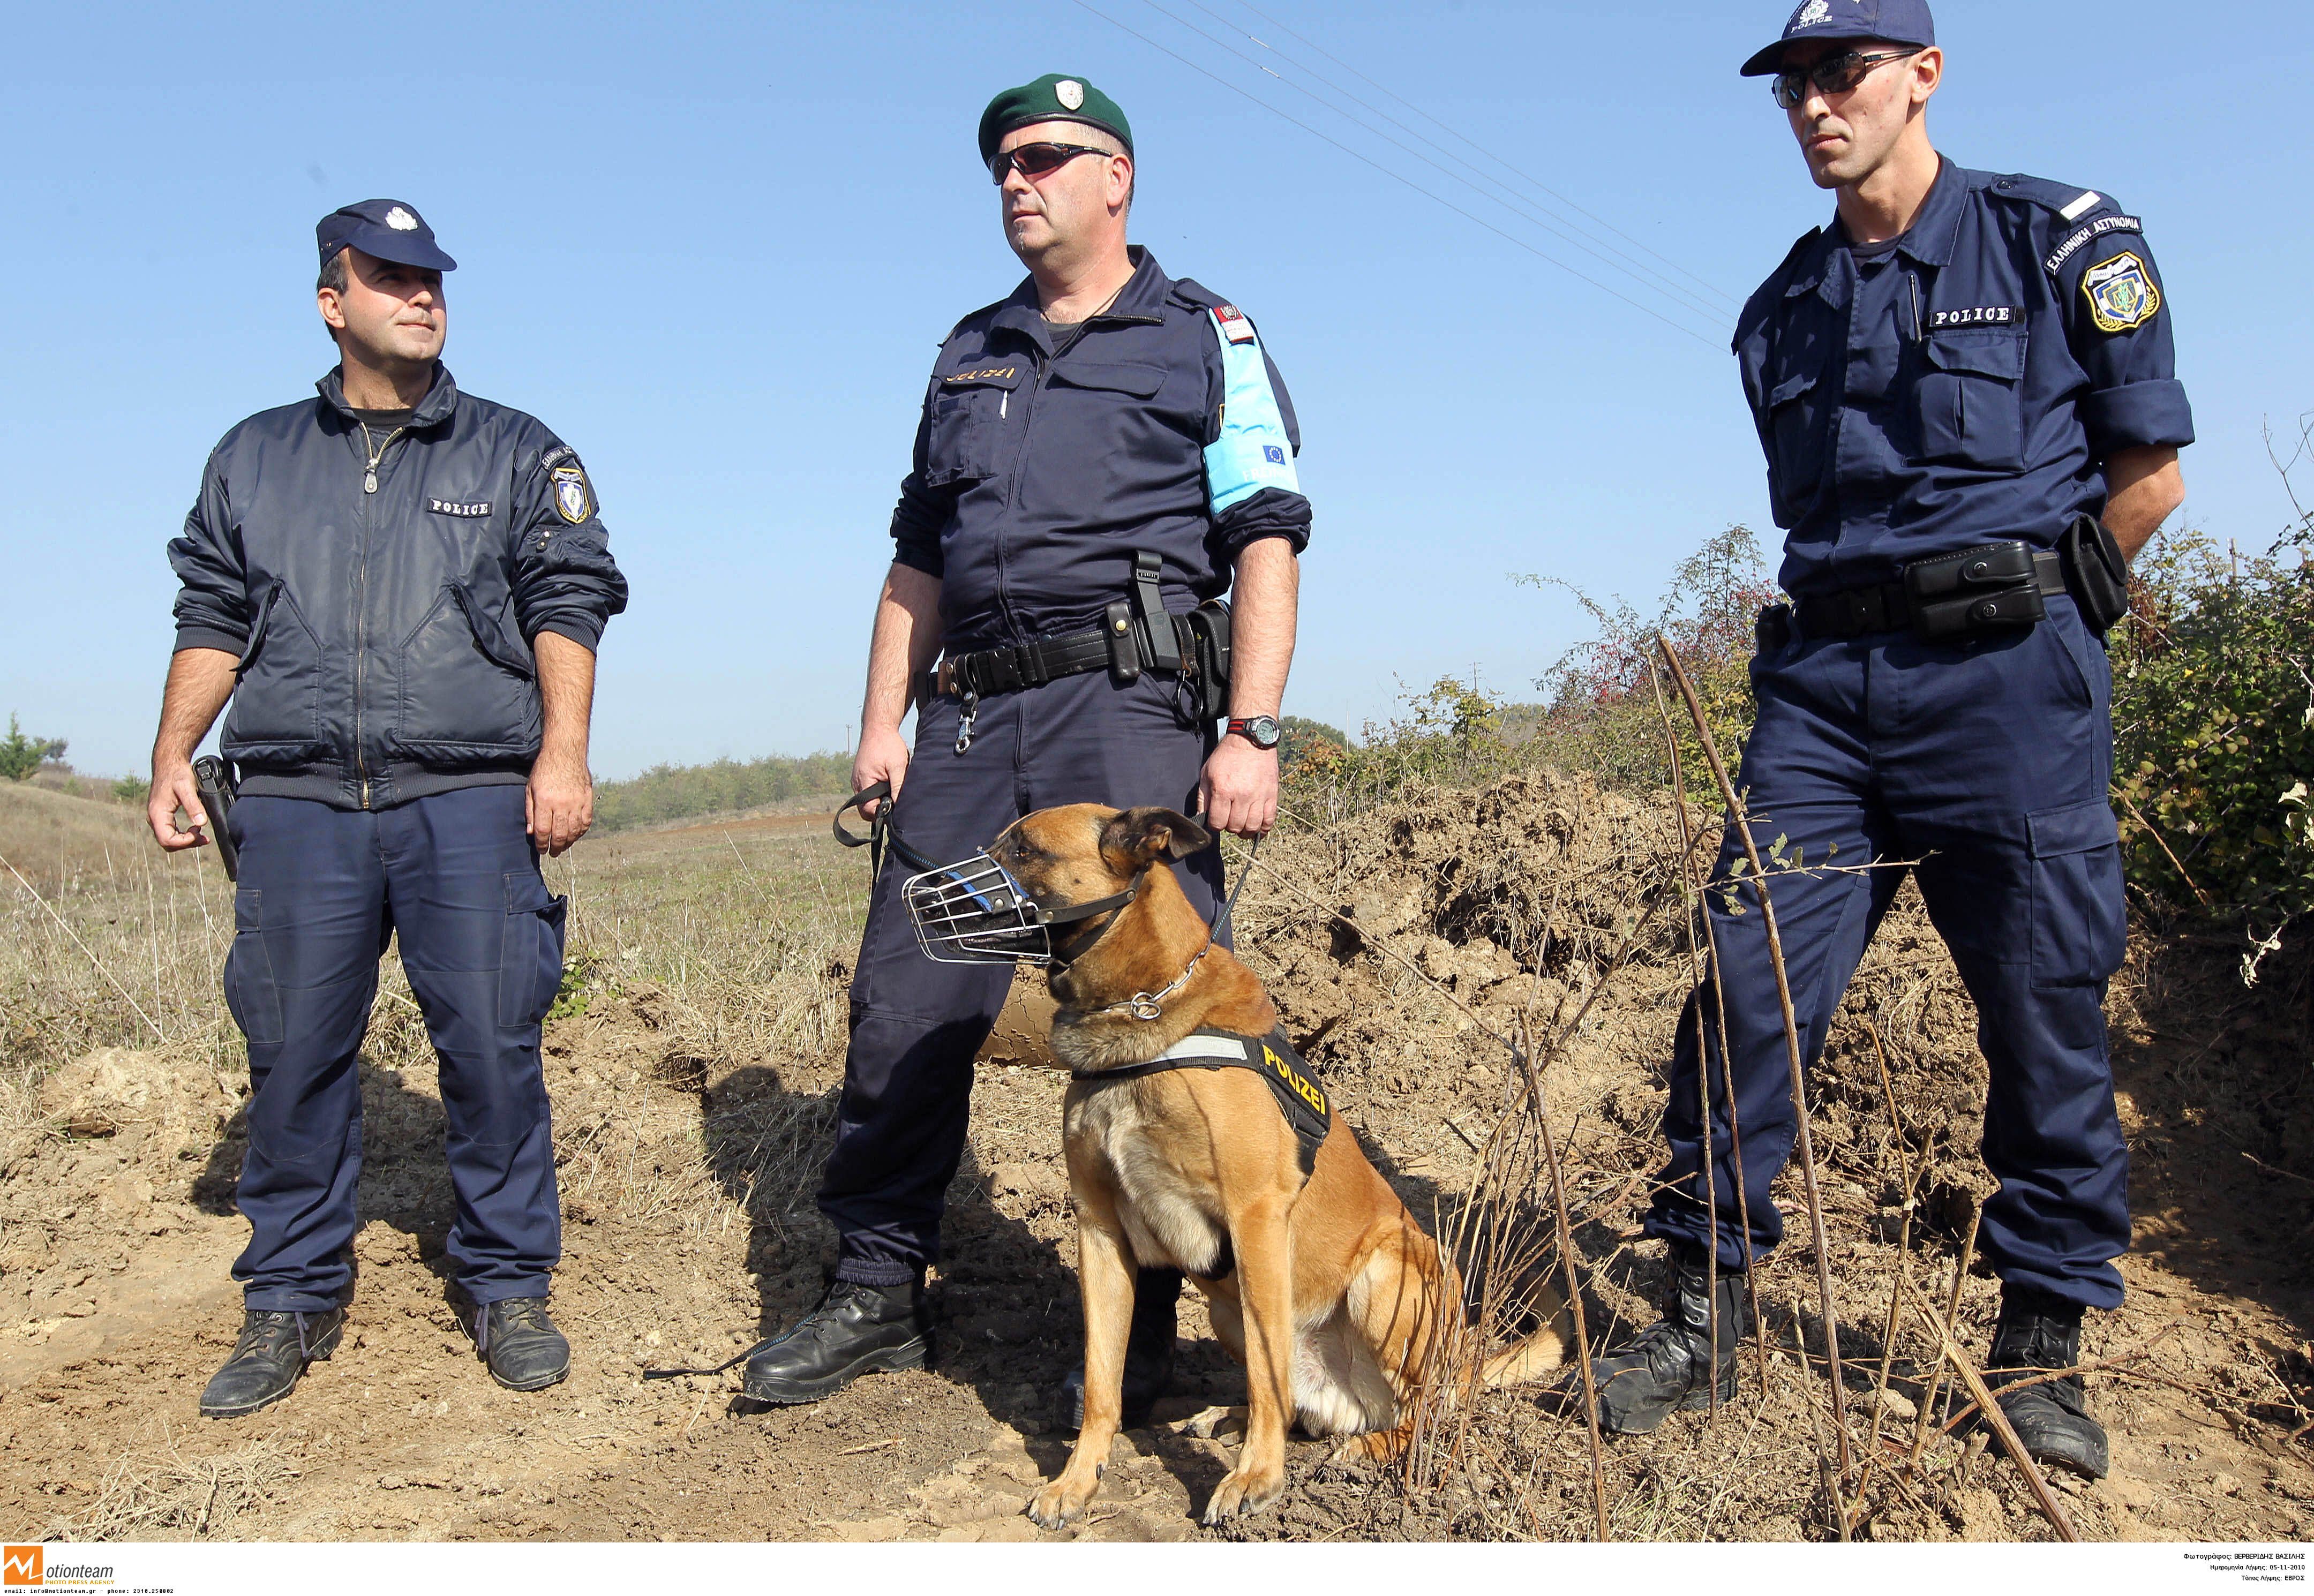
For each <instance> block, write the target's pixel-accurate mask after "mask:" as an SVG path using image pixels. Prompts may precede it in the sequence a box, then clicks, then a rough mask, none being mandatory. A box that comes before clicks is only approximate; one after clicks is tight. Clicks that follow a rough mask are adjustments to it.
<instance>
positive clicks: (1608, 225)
mask: <svg viewBox="0 0 2314 1596" xmlns="http://www.w3.org/2000/svg"><path fill="white" fill-rule="evenodd" d="M1189 3H1190V4H1193V5H1197V9H1198V10H1200V11H1203V12H1205V13H1206V14H1207V15H1209V16H1216V17H1218V13H1214V12H1213V11H1212V10H1211V9H1210V8H1209V7H1207V6H1206V5H1203V4H1198V0H1189ZM1238 4H1241V5H1243V6H1244V7H1245V9H1246V10H1248V11H1250V12H1251V13H1253V14H1254V15H1255V16H1257V17H1259V18H1260V19H1261V20H1262V21H1263V22H1267V23H1268V24H1269V25H1270V26H1271V27H1273V28H1276V30H1277V31H1279V32H1281V33H1284V34H1286V35H1287V36H1289V37H1291V38H1293V39H1295V40H1300V41H1301V42H1302V43H1303V44H1306V45H1308V46H1309V47H1310V48H1312V49H1313V50H1315V51H1317V52H1318V53H1319V54H1320V55H1321V56H1323V57H1326V59H1328V60H1329V61H1331V62H1332V63H1334V65H1335V66H1339V67H1340V68H1341V69H1342V70H1343V71H1345V72H1347V73H1348V74H1349V75H1351V76H1353V77H1355V78H1356V79H1357V80H1358V81H1359V82H1361V83H1364V84H1369V85H1371V86H1372V87H1373V88H1375V89H1377V90H1379V91H1380V92H1381V93H1383V94H1386V95H1388V96H1389V97H1390V98H1391V99H1392V100H1395V101H1398V102H1399V103H1400V105H1403V106H1404V107H1406V109H1407V110H1410V111H1412V112H1413V113H1414V114H1415V115H1416V116H1418V117H1420V118H1421V119H1423V120H1424V121H1426V122H1428V123H1429V124H1430V125H1431V126H1432V127H1434V128H1437V129H1438V130H1439V131H1440V132H1442V133H1444V134H1445V135H1446V137H1449V138H1452V139H1453V140H1454V141H1455V142H1456V143H1457V144H1462V145H1469V146H1470V147H1471V149H1474V150H1476V151H1478V153H1479V154H1481V155H1484V156H1485V157H1486V158H1487V159H1488V160H1489V161H1491V162H1493V163H1495V164H1496V165H1497V166H1499V167H1501V168H1502V169H1503V170H1504V171H1505V172H1509V173H1510V174H1511V175H1512V176H1514V177H1515V178H1518V179H1519V180H1521V181H1524V182H1526V183H1529V184H1532V186H1533V187H1534V188H1536V189H1537V190H1541V192H1543V193H1545V194H1548V195H1550V197H1551V198H1553V199H1556V200H1557V201H1559V203H1560V204H1561V205H1563V206H1565V207H1567V208H1568V209H1569V210H1571V211H1574V212H1575V213H1576V214H1577V215H1578V216H1583V217H1585V218H1586V219H1588V220H1590V221H1593V222H1596V223H1597V224H1598V225H1600V226H1602V227H1604V228H1605V229H1606V230H1607V231H1608V232H1610V233H1612V234H1614V235H1615V236H1616V237H1617V238H1620V239H1621V240H1622V241H1623V242H1625V243H1628V244H1630V246H1631V247H1632V248H1633V249H1635V250H1638V251H1639V252H1640V253H1641V254H1644V255H1648V256H1652V257H1653V258H1654V259H1656V260H1660V261H1662V262H1663V263H1664V264H1665V266H1668V267H1670V268H1671V269H1672V270H1674V271H1675V272H1677V273H1678V274H1679V275H1680V276H1682V277H1683V278H1687V279H1688V280H1689V281H1690V282H1692V283H1694V284H1696V285H1698V286H1699V287H1702V288H1705V289H1707V290H1709V292H1710V293H1711V294H1712V295H1714V296H1716V297H1718V298H1720V299H1724V300H1726V301H1727V303H1728V304H1732V305H1741V304H1742V303H1743V301H1741V300H1740V299H1737V298H1736V296H1735V295H1732V294H1729V293H1728V292H1727V290H1725V289H1724V288H1721V287H1718V285H1717V284H1715V283H1713V282H1711V281H1709V279H1707V278H1700V277H1698V276H1696V274H1695V273H1693V272H1691V271H1690V270H1688V269H1687V268H1685V267H1684V266H1682V265H1681V264H1680V263H1679V262H1678V261H1676V260H1673V259H1672V258H1671V257H1670V256H1668V255H1665V254H1663V253H1661V252H1660V251H1656V250H1651V249H1649V248H1648V247H1647V245H1646V244H1644V243H1641V242H1639V241H1638V239H1636V238H1633V237H1632V236H1631V235H1630V234H1628V233H1626V232H1624V231H1623V230H1622V229H1621V228H1620V227H1618V226H1616V225H1614V224H1613V223H1612V222H1610V221H1608V220H1607V219H1606V218H1605V217H1604V216H1599V215H1597V214H1596V213H1595V212H1593V211H1589V210H1586V209H1585V208H1584V207H1582V206H1580V205H1578V204H1577V203H1576V202H1575V201H1574V200H1573V199H1570V198H1568V197H1567V196H1566V195H1564V194H1562V193H1560V192H1559V190H1556V189H1554V188H1552V187H1551V186H1550V184H1548V183H1546V182H1544V181H1542V180H1541V178H1538V177H1536V176H1535V175H1534V174H1533V173H1532V172H1527V171H1525V170H1524V169H1522V168H1520V167H1518V166H1515V165H1513V164H1512V163H1510V162H1508V161H1506V160H1504V159H1503V158H1502V157H1501V156H1500V155H1497V154H1495V153H1494V152H1493V151H1492V150H1490V149H1488V148H1487V146H1486V145H1482V144H1479V143H1478V142H1477V141H1476V140H1474V139H1471V138H1468V137H1464V136H1463V135H1462V134H1461V133H1459V132H1457V131H1455V130H1454V128H1452V127H1450V126H1449V125H1447V124H1446V123H1445V122H1444V121H1441V120H1440V119H1438V118H1437V117H1435V116H1433V115H1432V114H1431V113H1430V112H1429V111H1426V110H1424V109H1423V108H1422V107H1420V106H1419V105H1417V104H1415V103H1414V101H1411V100H1409V99H1408V98H1407V97H1406V96H1405V95H1403V94H1400V93H1397V92H1396V91H1395V90H1393V89H1391V87H1389V85H1387V84H1382V83H1377V82H1375V80H1374V79H1373V78H1371V77H1369V76H1367V75H1365V73H1363V72H1360V71H1359V70H1358V69H1357V68H1356V67H1355V66H1351V65H1350V64H1349V63H1348V62H1347V61H1345V60H1343V59H1342V58H1341V57H1339V56H1337V55H1335V54H1334V53H1333V52H1332V51H1330V50H1329V49H1327V48H1326V47H1325V46H1323V45H1321V44H1320V43H1319V42H1318V41H1317V40H1313V39H1312V38H1310V37H1309V36H1308V35H1307V34H1303V33H1297V32H1295V31H1294V29H1292V28H1291V27H1288V26H1287V25H1286V24H1285V23H1284V22H1279V21H1277V20H1276V18H1274V17H1271V16H1269V15H1268V14H1267V13H1265V12H1263V11H1262V10H1261V9H1260V8H1259V7H1258V6H1256V5H1254V4H1251V0H1238ZM1246 37H1247V38H1249V39H1253V41H1254V42H1255V43H1256V44H1259V45H1260V46H1261V48H1264V49H1266V50H1268V51H1270V53H1272V54H1273V55H1276V57H1278V59H1280V60H1287V59H1289V57H1286V56H1285V53H1284V52H1283V51H1280V50H1278V49H1277V48H1276V46H1274V45H1272V44H1270V43H1269V42H1268V41H1267V40H1260V39H1254V36H1253V35H1252V34H1250V33H1249V34H1247V35H1246ZM1296 64H1297V65H1299V64H1298V63H1296ZM1303 71H1305V72H1309V73H1310V74H1311V75H1312V76H1313V77H1315V76H1319V75H1318V74H1317V73H1316V72H1315V71H1314V70H1313V69H1312V68H1310V67H1308V66H1303ZM1326 81H1327V80H1326V79H1324V78H1322V77H1320V82H1326ZM1329 87H1334V88H1340V85H1338V84H1329ZM1340 92H1341V93H1344V94H1348V93H1349V91H1348V90H1347V89H1341V91H1340ZM1352 97H1353V98H1355V96H1352ZM1358 103H1359V104H1361V105H1364V104H1365V101H1358ZM1368 109H1369V110H1373V111H1374V114H1375V115H1376V116H1381V117H1386V118H1389V119H1390V120H1391V123H1392V124H1393V125H1394V126H1397V127H1400V128H1405V127H1406V124H1404V123H1403V122H1400V121H1399V120H1398V119H1396V118H1395V117H1391V116H1390V113H1389V112H1387V111H1384V110H1379V109H1377V108H1374V107H1368ZM1406 130H1407V131H1408V132H1409V133H1411V134H1413V135H1414V137H1417V138H1422V141H1423V142H1424V143H1425V144H1428V145H1431V147H1432V148H1433V149H1438V148H1439V147H1440V146H1439V145H1436V144H1435V143H1433V142H1432V141H1431V140H1429V139H1427V138H1423V137H1422V135H1421V134H1419V133H1416V132H1415V130H1414V129H1413V128H1406Z"/></svg>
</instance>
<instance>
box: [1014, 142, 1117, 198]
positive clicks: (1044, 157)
mask: <svg viewBox="0 0 2314 1596" xmlns="http://www.w3.org/2000/svg"><path fill="white" fill-rule="evenodd" d="M1108 153H1109V152H1108V151H1107V150H1097V149H1095V148H1093V147H1092V145H1089V144H1024V145H1021V146H1020V148H1019V149H1017V150H1008V151H1006V152H1005V153H1004V154H1001V155H999V156H997V157H996V158H995V159H994V160H993V161H991V162H990V163H988V175H989V178H990V179H991V181H994V182H995V183H996V184H997V185H998V186H1000V187H1002V184H1003V181H1004V179H1005V176H1006V174H1008V173H1009V172H1011V171H1012V170H1013V169H1014V168H1016V167H1017V168H1019V169H1020V175H1021V176H1022V177H1025V178H1027V179H1028V180H1029V181H1030V182H1032V183H1033V182H1035V181H1037V180H1038V178H1040V177H1050V176H1052V175H1053V173H1055V172H1058V171H1059V170H1060V169H1061V168H1062V167H1064V166H1066V165H1067V164H1068V163H1070V162H1072V161H1073V160H1075V159H1076V158H1077V157H1078V156H1079V155H1106V154H1108Z"/></svg>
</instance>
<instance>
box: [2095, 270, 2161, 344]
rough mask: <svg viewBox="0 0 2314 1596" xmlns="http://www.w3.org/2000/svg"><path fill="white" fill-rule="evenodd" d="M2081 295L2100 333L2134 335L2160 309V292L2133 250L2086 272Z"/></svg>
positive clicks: (2150, 274) (2151, 275)
mask: <svg viewBox="0 0 2314 1596" xmlns="http://www.w3.org/2000/svg"><path fill="white" fill-rule="evenodd" d="M2081 294H2082V295H2083V296H2084V297H2085V298H2087V299H2088V300H2089V317H2090V319H2091V320H2092V321H2094V322H2096V323H2097V326H2098V331H2100V332H2128V331H2133V329H2136V328H2139V327H2142V326H2144V325H2145V323H2146V322H2151V320H2152V319H2153V318H2154V316H2155V315H2156V314H2158V313H2159V312H2160V309H2161V290H2160V289H2159V288H2157V287H2154V286H2153V274H2152V273H2151V272H2150V271H2148V270H2146V269H2145V262H2144V261H2143V260H2141V259H2140V258H2139V257H2138V254H2137V252H2136V251H2134V250H2124V251H2122V252H2121V253H2120V254H2118V255H2115V257H2114V258H2113V259H2112V260H2104V261H2100V262H2098V264H2097V265H2095V266H2092V267H2090V268H2089V270H2087V271H2085V272H2083V273H2082V274H2081Z"/></svg>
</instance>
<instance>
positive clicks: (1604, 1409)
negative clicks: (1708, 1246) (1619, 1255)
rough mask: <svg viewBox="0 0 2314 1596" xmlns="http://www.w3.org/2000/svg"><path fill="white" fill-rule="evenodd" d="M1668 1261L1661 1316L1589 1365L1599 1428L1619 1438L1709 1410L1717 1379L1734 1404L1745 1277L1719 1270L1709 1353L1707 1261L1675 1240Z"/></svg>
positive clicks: (1746, 1314) (1745, 1313)
mask: <svg viewBox="0 0 2314 1596" xmlns="http://www.w3.org/2000/svg"><path fill="white" fill-rule="evenodd" d="M1671 1257H1672V1289H1671V1295H1670V1297H1669V1299H1668V1300H1667V1301H1665V1304H1664V1317H1663V1318H1659V1319H1657V1320H1656V1322H1655V1323H1654V1324H1652V1325H1649V1326H1648V1327H1647V1328H1646V1329H1644V1330H1642V1331H1640V1332H1639V1333H1638V1336H1636V1337H1635V1338H1633V1339H1632V1340H1630V1342H1627V1343H1626V1344H1625V1345H1621V1346H1619V1347H1615V1348H1612V1350H1610V1351H1608V1352H1606V1353H1603V1354H1601V1355H1600V1356H1598V1357H1596V1358H1594V1359H1593V1360H1592V1362H1591V1378H1592V1380H1593V1382H1594V1384H1595V1385H1596V1386H1597V1387H1598V1389H1599V1424H1600V1426H1601V1428H1603V1429H1606V1430H1610V1431H1612V1432H1613V1433H1616V1434H1618V1435H1645V1434H1646V1433H1647V1432H1648V1431H1650V1430H1653V1429H1655V1428H1656V1426H1657V1425H1659V1424H1662V1423H1663V1422H1664V1420H1665V1419H1667V1418H1669V1417H1670V1416H1671V1415H1673V1414H1674V1413H1690V1412H1693V1411H1694V1410H1696V1409H1698V1408H1703V1407H1709V1406H1711V1399H1712V1384H1713V1382H1714V1381H1715V1380H1716V1381H1717V1382H1718V1389H1719V1400H1720V1401H1721V1402H1722V1403H1727V1402H1733V1401H1734V1400H1735V1399H1736V1348H1737V1347H1739V1346H1741V1345H1743V1344H1744V1336H1745V1335H1747V1334H1748V1333H1749V1332H1750V1330H1751V1327H1752V1318H1751V1312H1750V1309H1749V1307H1748V1305H1747V1304H1746V1302H1745V1301H1744V1272H1743V1271H1742V1270H1740V1269H1722V1270H1720V1271H1719V1289H1718V1308H1719V1345H1718V1352H1717V1354H1716V1355H1715V1354H1714V1351H1713V1348H1712V1345H1711V1309H1712V1302H1713V1293H1712V1292H1711V1290H1710V1284H1709V1277H1708V1276H1707V1274H1706V1273H1705V1264H1706V1259H1705V1256H1704V1254H1703V1252H1702V1250H1701V1249H1700V1248H1688V1247H1684V1246H1682V1245H1680V1244H1679V1243H1677V1242H1674V1243H1673V1245H1672V1255H1671Z"/></svg>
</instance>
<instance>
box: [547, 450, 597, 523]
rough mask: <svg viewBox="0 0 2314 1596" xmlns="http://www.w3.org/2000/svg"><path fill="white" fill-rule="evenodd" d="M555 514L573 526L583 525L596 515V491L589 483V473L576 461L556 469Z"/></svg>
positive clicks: (554, 474)
mask: <svg viewBox="0 0 2314 1596" xmlns="http://www.w3.org/2000/svg"><path fill="white" fill-rule="evenodd" d="M552 476H553V481H554V513H555V514H556V515H558V516H561V517H562V518H563V519H564V520H565V521H568V522H569V523H570V525H573V526H578V525H583V524H584V523H585V522H587V520H588V519H590V518H591V517H592V516H594V514H595V489H594V485H593V484H592V483H590V482H588V481H587V472H585V470H584V469H582V468H581V467H580V466H579V463H578V462H577V461H576V460H573V461H572V462H571V463H570V464H568V465H558V466H556V467H555V468H554V470H553V472H552Z"/></svg>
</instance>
